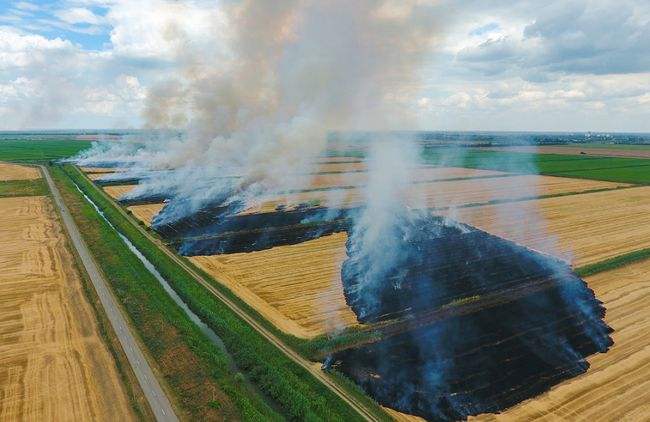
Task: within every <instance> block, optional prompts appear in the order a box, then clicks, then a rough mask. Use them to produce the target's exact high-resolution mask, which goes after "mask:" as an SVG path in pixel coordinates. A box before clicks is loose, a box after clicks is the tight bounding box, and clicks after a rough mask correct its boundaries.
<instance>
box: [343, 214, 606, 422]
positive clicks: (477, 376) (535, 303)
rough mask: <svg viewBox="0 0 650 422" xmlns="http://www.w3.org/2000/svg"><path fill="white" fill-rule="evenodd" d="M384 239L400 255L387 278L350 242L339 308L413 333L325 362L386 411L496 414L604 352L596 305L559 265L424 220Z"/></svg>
mask: <svg viewBox="0 0 650 422" xmlns="http://www.w3.org/2000/svg"><path fill="white" fill-rule="evenodd" d="M392 236H393V237H394V238H396V239H399V242H400V243H402V248H401V249H400V250H402V251H403V252H402V253H401V254H400V256H399V257H398V258H397V261H396V262H398V263H399V265H397V266H395V267H393V266H391V267H390V268H387V269H386V270H385V271H376V269H374V268H371V267H370V266H369V262H368V261H367V259H368V256H367V255H364V251H362V250H359V249H358V248H357V247H356V246H355V242H354V235H353V236H351V238H350V241H349V242H348V259H347V261H346V262H345V263H344V265H343V269H342V273H343V283H344V290H345V294H346V300H347V302H348V304H349V305H350V306H351V307H352V309H353V310H354V311H355V313H356V314H357V316H358V317H359V319H360V320H361V321H363V322H374V323H376V322H385V321H389V320H391V319H402V320H407V321H409V322H410V323H409V324H404V327H411V328H412V329H410V330H409V329H406V330H404V332H399V331H397V332H395V331H393V332H392V333H391V335H390V336H386V338H384V339H383V340H382V341H380V342H376V343H372V344H368V345H362V346H361V347H356V348H351V349H348V350H343V351H340V352H338V353H335V354H334V356H333V366H334V367H335V368H336V369H338V370H339V371H341V372H343V373H344V374H346V375H347V376H348V377H350V378H352V379H353V380H355V381H356V382H357V383H358V384H359V385H361V386H362V387H363V388H364V390H365V391H367V392H368V394H370V395H371V396H372V397H373V398H375V400H377V401H378V402H379V403H381V404H383V405H386V406H390V407H392V408H395V409H397V410H400V411H402V412H405V413H409V414H414V415H418V416H422V417H425V418H427V419H430V420H438V419H441V420H457V419H464V418H466V417H467V416H469V415H476V414H480V413H486V412H499V411H501V410H504V409H506V408H508V407H510V406H512V405H514V404H516V403H518V402H520V401H522V400H525V399H528V398H531V397H533V396H535V395H537V394H539V393H542V392H544V391H546V390H548V389H549V388H550V387H552V386H553V385H555V384H557V383H559V382H561V381H563V380H565V379H567V378H571V377H574V376H576V375H578V374H581V373H583V372H584V371H586V369H587V368H588V363H587V362H586V361H585V358H586V357H587V356H589V355H591V354H594V353H597V352H605V351H606V350H607V349H608V347H609V346H610V345H611V344H612V340H611V338H610V337H609V333H610V332H611V330H610V328H609V327H607V326H606V325H605V323H604V322H603V320H602V318H603V317H604V314H605V309H604V308H603V307H602V305H601V303H600V302H599V301H598V300H597V299H596V298H595V296H594V293H593V291H591V290H590V289H589V288H588V287H587V285H586V283H585V282H584V281H583V280H581V279H580V278H579V277H577V276H576V275H575V274H573V273H572V271H571V270H570V268H569V267H568V265H566V264H564V263H562V262H561V261H558V260H556V259H554V258H552V257H549V256H547V255H543V254H540V253H537V252H534V251H532V250H530V249H527V248H524V247H522V246H519V245H517V244H514V243H512V242H509V241H507V240H504V239H501V238H498V237H496V236H492V235H490V234H488V233H485V232H482V231H480V230H477V229H474V228H471V227H468V226H465V225H458V224H455V223H452V222H449V221H445V220H442V219H437V218H431V217H425V218H419V219H415V220H409V221H403V222H402V223H401V224H399V225H396V226H395V229H394V233H392ZM463 308H465V309H464V310H463ZM434 315H435V318H433V316H434ZM417 321H420V323H417Z"/></svg>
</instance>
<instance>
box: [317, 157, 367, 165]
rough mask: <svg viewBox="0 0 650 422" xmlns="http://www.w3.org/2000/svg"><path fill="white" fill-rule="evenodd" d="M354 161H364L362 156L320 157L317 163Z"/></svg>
mask: <svg viewBox="0 0 650 422" xmlns="http://www.w3.org/2000/svg"><path fill="white" fill-rule="evenodd" d="M352 161H358V162H361V161H363V158H362V157H344V156H339V157H320V158H318V159H317V160H316V162H317V163H347V162H352Z"/></svg>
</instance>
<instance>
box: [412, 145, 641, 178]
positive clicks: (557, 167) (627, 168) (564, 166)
mask: <svg viewBox="0 0 650 422" xmlns="http://www.w3.org/2000/svg"><path fill="white" fill-rule="evenodd" d="M423 159H424V161H425V162H426V163H428V164H434V165H442V166H455V167H469V168H477V169H486V170H499V171H506V172H512V173H521V174H544V175H549V176H565V177H576V178H582V179H595V180H606V181H612V182H624V183H637V184H650V160H649V159H644V158H621V157H593V156H582V155H561V154H534V153H523V152H502V151H484V150H480V151H479V150H471V149H462V148H454V149H449V148H435V149H434V148H432V149H429V150H427V151H425V152H424V153H423Z"/></svg>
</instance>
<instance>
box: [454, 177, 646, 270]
mask: <svg viewBox="0 0 650 422" xmlns="http://www.w3.org/2000/svg"><path fill="white" fill-rule="evenodd" d="M649 212H650V188H649V187H638V188H630V189H621V190H616V191H609V192H596V193H590V194H585V195H570V196H564V197H557V198H546V199H539V200H537V201H527V202H518V203H514V204H499V205H489V206H483V207H476V208H466V209H462V210H458V211H457V215H456V217H457V218H458V219H459V220H461V221H463V222H467V223H469V224H472V225H474V226H476V227H479V228H481V229H483V230H486V231H489V232H491V233H494V234H497V235H499V236H502V237H505V238H507V239H511V240H513V241H515V242H518V243H521V244H523V245H526V246H529V247H531V248H534V249H538V250H542V251H544V252H547V253H550V254H552V255H559V256H562V257H565V258H567V259H568V260H570V261H571V262H572V263H573V265H574V266H576V267H579V266H583V265H587V264H593V263H595V262H598V261H602V260H605V259H607V258H611V257H613V256H616V255H622V254H624V253H626V252H631V251H635V250H639V249H643V248H647V247H650V227H649V226H648V224H645V222H646V221H647V215H648V213H649ZM538 217H541V219H539V220H538ZM522 221H524V222H526V224H524V225H523V226H522V224H521V222H522ZM537 221H539V222H537ZM536 222H537V223H536Z"/></svg>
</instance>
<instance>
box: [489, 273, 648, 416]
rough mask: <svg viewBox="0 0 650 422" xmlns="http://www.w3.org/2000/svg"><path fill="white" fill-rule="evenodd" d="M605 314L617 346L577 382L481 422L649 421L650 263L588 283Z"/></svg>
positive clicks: (596, 358)
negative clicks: (605, 311) (551, 421)
mask: <svg viewBox="0 0 650 422" xmlns="http://www.w3.org/2000/svg"><path fill="white" fill-rule="evenodd" d="M587 282H588V284H589V287H591V288H592V289H593V290H594V292H595V293H596V297H598V299H600V300H602V301H603V302H604V304H605V307H606V308H607V314H606V315H605V320H606V321H607V323H608V324H609V325H610V326H611V327H612V328H613V329H614V333H613V334H612V338H613V339H614V345H613V346H612V348H611V349H610V350H609V351H608V352H607V353H604V354H602V353H601V354H597V355H594V356H592V357H591V358H589V359H588V360H589V363H590V364H591V367H590V368H589V370H588V371H587V372H586V373H585V374H584V375H581V376H579V377H577V378H574V379H571V380H569V381H566V382H563V383H561V384H559V385H558V386H556V387H555V388H553V389H551V390H550V391H549V392H547V393H545V394H543V395H541V396H539V397H535V398H533V399H530V400H527V401H525V402H523V403H521V404H519V405H517V406H515V407H513V408H511V409H509V410H507V411H505V412H504V413H502V414H500V415H482V416H481V417H480V418H478V419H483V420H493V419H495V420H513V421H520V420H533V419H535V420H537V419H544V420H583V421H596V420H598V421H622V420H629V421H640V420H647V418H648V415H650V377H648V373H650V307H648V301H649V300H650V261H642V262H639V263H635V264H633V265H630V266H627V267H624V268H621V269H617V270H614V271H609V272H604V273H601V274H597V275H595V276H591V277H588V278H587Z"/></svg>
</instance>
